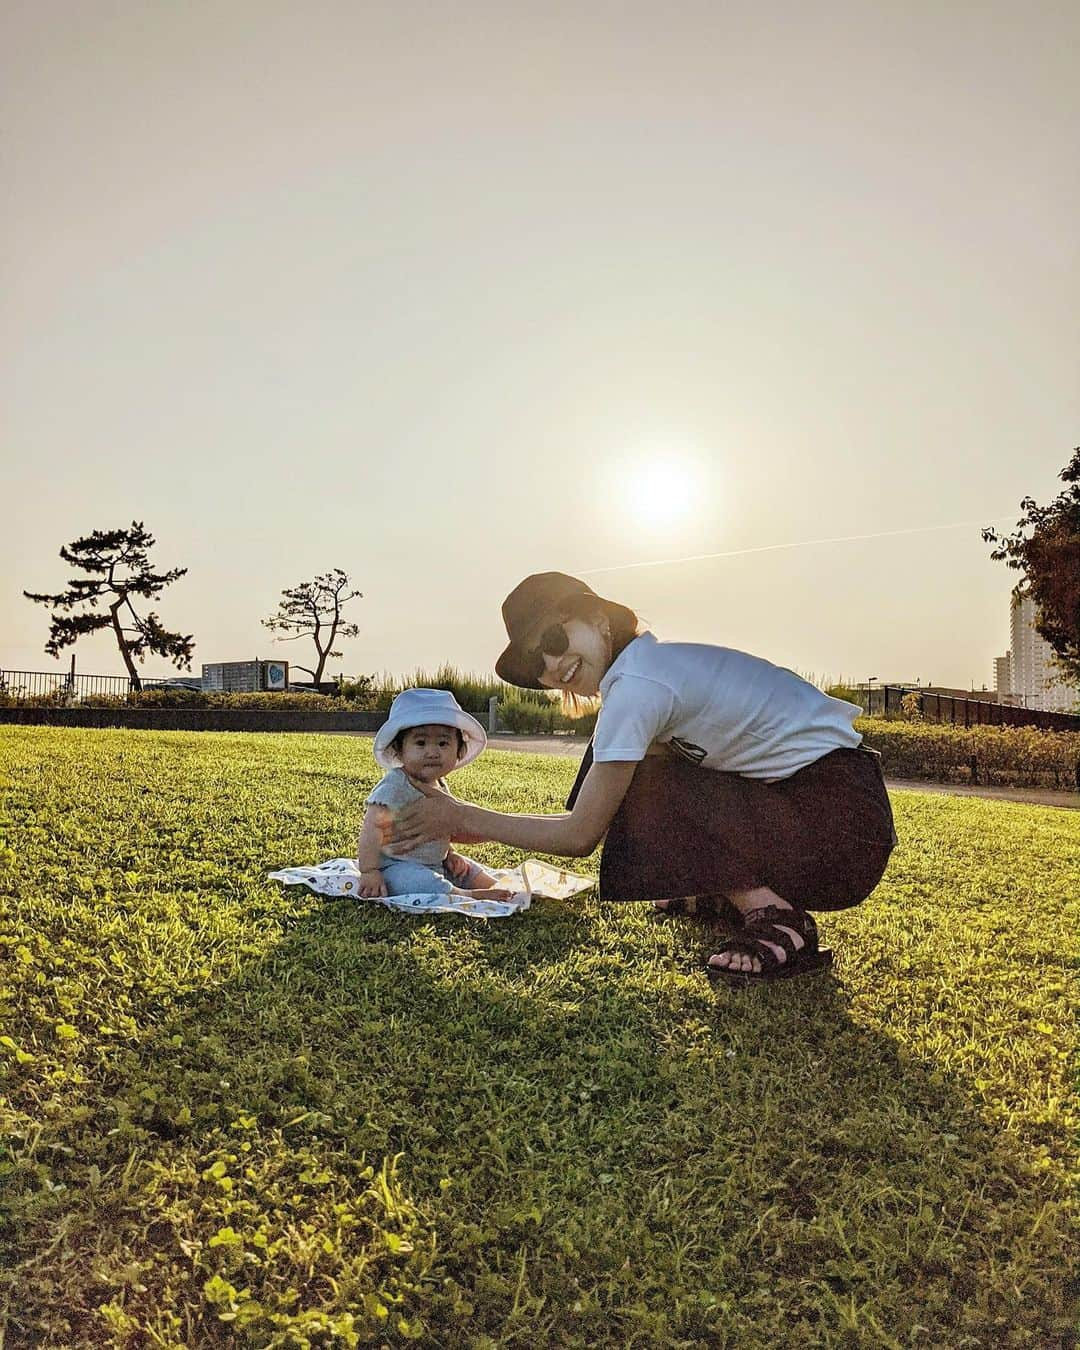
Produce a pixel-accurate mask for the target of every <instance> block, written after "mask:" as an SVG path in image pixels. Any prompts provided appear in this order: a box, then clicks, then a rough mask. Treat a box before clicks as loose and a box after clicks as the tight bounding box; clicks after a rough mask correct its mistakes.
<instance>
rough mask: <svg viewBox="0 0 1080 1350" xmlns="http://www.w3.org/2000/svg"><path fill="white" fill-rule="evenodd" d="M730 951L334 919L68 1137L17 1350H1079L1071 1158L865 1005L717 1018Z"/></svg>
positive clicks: (172, 1035)
mask: <svg viewBox="0 0 1080 1350" xmlns="http://www.w3.org/2000/svg"><path fill="white" fill-rule="evenodd" d="M709 949H710V947H709V943H708V941H707V940H705V937H704V934H703V932H702V930H701V929H700V928H697V927H696V926H695V925H693V924H692V923H689V922H686V921H669V922H667V923H655V922H653V921H652V920H651V919H648V918H647V917H646V916H645V915H644V914H643V912H642V910H641V908H640V907H633V908H631V907H618V908H614V907H612V908H605V909H604V910H603V911H602V912H601V911H598V910H597V908H596V907H595V906H593V907H591V908H589V907H586V908H585V909H572V908H571V907H569V906H560V905H555V904H545V905H542V906H540V907H539V908H538V909H537V910H536V911H534V913H533V914H531V915H530V916H529V917H528V918H525V919H521V920H514V921H510V922H507V923H492V924H489V925H481V924H476V923H472V922H469V921H466V920H458V919H453V918H451V919H446V918H442V919H432V920H426V921H424V920H420V921H417V920H409V919H403V918H401V917H400V916H397V915H394V914H391V913H387V912H383V911H381V910H378V911H376V910H372V909H370V908H364V909H359V908H356V907H355V906H353V905H351V904H350V903H349V902H344V901H343V902H329V903H326V904H323V905H320V906H316V907H314V908H312V909H311V910H310V911H309V912H307V913H306V914H303V915H302V916H301V917H300V918H299V919H298V920H297V921H296V922H295V923H293V924H292V925H289V926H286V927H284V928H283V930H282V932H281V936H280V940H279V941H277V942H276V943H275V945H273V946H272V947H271V948H270V949H269V950H268V951H267V952H266V953H265V954H264V955H263V956H261V957H260V958H258V959H256V960H253V961H252V962H251V963H250V964H249V965H248V966H246V967H245V968H244V969H243V970H242V971H241V973H240V974H239V975H238V976H237V977H236V978H235V979H234V980H232V981H231V982H230V983H228V984H226V985H223V986H219V987H215V988H211V989H206V990H204V991H202V992H199V993H198V994H195V995H193V996H188V997H184V998H182V999H179V1000H178V1001H177V1002H175V1003H174V1004H172V1005H171V1006H162V1007H160V1008H158V1009H156V1010H154V1011H151V1010H148V1022H150V1023H152V1025H153V1031H152V1032H151V1033H150V1034H148V1035H147V1036H146V1038H145V1039H144V1040H143V1042H142V1043H141V1044H139V1045H138V1046H136V1047H133V1048H132V1049H130V1050H129V1051H127V1052H126V1053H122V1054H120V1055H118V1056H117V1057H115V1058H114V1059H113V1060H112V1061H111V1062H110V1063H108V1064H107V1065H105V1066H103V1067H104V1073H103V1075H102V1077H101V1079H100V1081H99V1082H98V1083H97V1084H96V1085H95V1084H89V1085H88V1086H87V1091H86V1093H85V1095H84V1099H83V1101H82V1102H81V1104H80V1106H79V1108H78V1113H71V1114H69V1116H68V1117H67V1118H61V1119H57V1120H56V1121H55V1122H54V1123H53V1125H52V1126H51V1127H50V1128H51V1129H52V1131H53V1133H54V1136H55V1138H56V1140H57V1141H58V1142H60V1143H61V1144H62V1145H63V1146H65V1147H68V1148H70V1149H71V1150H72V1152H71V1154H70V1155H69V1156H68V1157H67V1159H66V1162H61V1164H60V1167H61V1170H62V1171H64V1172H65V1178H66V1179H65V1184H67V1185H68V1195H69V1197H70V1200H69V1201H67V1202H65V1204H63V1205H61V1206H60V1207H59V1208H60V1212H61V1213H64V1214H66V1215H67V1217H66V1219H64V1220H63V1222H64V1224H65V1225H66V1226H65V1227H64V1230H63V1233H62V1242H63V1245H62V1246H60V1247H59V1248H54V1252H53V1254H52V1256H51V1257H50V1258H49V1261H48V1262H46V1263H45V1265H44V1267H43V1268H45V1269H50V1270H51V1272H52V1273H51V1274H50V1275H49V1277H48V1279H46V1280H44V1281H43V1282H42V1283H41V1285H40V1287H35V1288H33V1289H31V1288H30V1287H29V1286H24V1287H23V1288H22V1289H21V1290H20V1291H19V1297H18V1298H17V1299H16V1304H15V1306H16V1316H15V1318H14V1319H13V1321H12V1325H11V1332H12V1334H14V1335H15V1342H14V1343H16V1344H18V1343H20V1342H19V1340H18V1336H19V1335H20V1334H23V1335H25V1336H26V1338H27V1342H28V1343H30V1342H31V1341H32V1342H33V1343H42V1344H47V1343H53V1344H71V1345H74V1344H89V1343H101V1344H106V1343H108V1344H114V1343H115V1344H131V1345H136V1344H149V1343H151V1342H152V1341H153V1338H154V1337H155V1336H156V1337H158V1338H159V1340H160V1341H161V1343H165V1344H199V1345H202V1344H217V1343H222V1344H224V1343H234V1339H233V1338H234V1337H236V1336H237V1334H238V1333H239V1332H240V1331H243V1332H244V1334H245V1335H246V1336H247V1338H248V1340H249V1341H250V1343H252V1344H258V1345H265V1344H271V1343H272V1344H280V1345H296V1346H300V1345H301V1344H304V1343H305V1342H304V1340H303V1338H304V1336H307V1337H308V1342H307V1343H310V1344H318V1345H338V1344H341V1345H348V1344H352V1343H359V1344H366V1343H369V1342H374V1341H383V1342H388V1343H397V1342H399V1341H400V1342H404V1341H406V1340H408V1339H410V1338H416V1339H418V1340H419V1341H421V1342H423V1343H426V1344H430V1345H446V1346H455V1347H456V1346H464V1345H474V1346H476V1347H478V1350H479V1347H482V1346H491V1345H496V1344H497V1345H500V1346H501V1345H520V1346H530V1347H531V1346H536V1345H545V1346H548V1345H550V1346H582V1347H584V1346H601V1345H604V1346H628V1345H643V1346H644V1345H695V1346H697V1345H699V1346H710V1347H711V1346H717V1345H725V1344H731V1345H737V1346H756V1345H762V1346H764V1345H767V1344H782V1345H785V1346H789V1345H818V1344H821V1345H898V1346H899V1345H904V1346H907V1345H918V1344H923V1345H927V1346H957V1347H959V1346H988V1345H994V1346H1009V1345H1017V1346H1020V1345H1028V1346H1030V1345H1038V1346H1050V1345H1057V1344H1061V1345H1064V1344H1067V1343H1068V1328H1069V1326H1070V1324H1071V1319H1073V1318H1074V1313H1075V1309H1074V1308H1072V1307H1071V1300H1074V1298H1075V1287H1072V1288H1070V1287H1069V1284H1068V1274H1067V1263H1066V1264H1065V1265H1063V1254H1064V1253H1065V1252H1066V1251H1067V1250H1068V1249H1069V1247H1070V1244H1071V1243H1073V1239H1072V1238H1070V1236H1069V1232H1068V1229H1067V1227H1066V1223H1067V1219H1068V1211H1067V1206H1066V1200H1065V1197H1064V1196H1063V1195H1062V1194H1061V1190H1060V1187H1059V1186H1058V1185H1057V1184H1056V1183H1055V1182H1052V1181H1051V1180H1049V1179H1048V1177H1047V1174H1046V1173H1045V1172H1044V1171H1040V1169H1039V1166H1038V1162H1037V1160H1036V1159H1033V1158H1032V1157H1030V1156H1029V1155H1027V1154H1025V1153H1024V1151H1023V1150H1021V1149H1019V1148H1018V1147H1017V1146H1016V1142H1015V1140H1013V1139H1011V1138H1010V1137H1009V1136H1007V1135H1006V1134H1004V1133H1003V1132H1001V1131H999V1130H997V1129H995V1128H993V1127H991V1126H990V1125H988V1124H987V1123H986V1122H985V1121H984V1120H982V1119H981V1118H980V1116H979V1114H978V1112H977V1111H976V1110H975V1108H974V1107H973V1105H972V1104H971V1101H970V1100H969V1098H968V1097H967V1095H966V1094H965V1092H964V1086H963V1084H959V1083H956V1082H950V1081H948V1080H947V1079H946V1078H944V1077H943V1076H942V1075H940V1074H938V1073H936V1072H934V1070H933V1068H932V1066H928V1065H925V1064H921V1063H917V1062H913V1061H911V1060H909V1059H907V1058H905V1056H904V1054H903V1050H902V1048H901V1047H899V1046H898V1045H897V1044H896V1043H895V1042H894V1041H893V1040H892V1039H890V1038H889V1037H888V1036H887V1035H883V1034H881V1033H878V1032H875V1031H873V1030H872V1029H869V1028H867V1027H866V1026H863V1025H860V1024H859V1023H858V1021H857V1020H856V1019H855V1018H854V1017H853V1015H852V1011H851V1008H850V1005H849V1002H848V998H847V995H846V993H845V990H844V988H843V986H842V985H841V984H840V983H838V982H837V981H836V980H835V979H833V978H832V977H822V978H819V979H817V980H815V981H812V982H795V983H792V984H786V983H785V984H781V985H778V986H773V987H766V988H761V989H755V990H750V991H746V992H744V993H738V994H737V993H733V992H730V991H726V990H720V991H714V990H713V988H712V987H711V986H710V985H708V983H707V982H706V980H705V978H704V976H703V974H702V973H701V972H700V971H699V970H697V969H696V968H695V964H696V961H697V959H698V958H699V957H700V956H702V955H704V954H705V952H706V951H707V950H709ZM396 1155H401V1158H400V1162H399V1163H398V1164H397V1167H396V1170H394V1169H393V1168H390V1169H388V1170H387V1169H385V1167H384V1165H385V1164H386V1160H387V1159H392V1158H394V1157H395V1156H396ZM368 1168H371V1169H373V1171H372V1172H368V1171H367V1169H368ZM380 1178H381V1181H380ZM380 1185H381V1188H382V1189H381V1191H380V1190H379V1187H380ZM376 1192H378V1195H377V1196H376V1198H377V1200H378V1204H375V1202H374V1201H372V1199H371V1197H372V1196H373V1195H375V1194H376ZM55 1222H56V1212H55V1211H54V1212H53V1214H52V1215H51V1217H50V1225H53V1226H52V1229H51V1231H52V1232H53V1233H56V1232H57V1229H56V1228H55ZM42 1241H43V1242H44V1234H43V1235H42ZM395 1244H396V1245H395ZM1072 1249H1073V1251H1074V1252H1075V1244H1073V1247H1072ZM215 1281H217V1282H218V1283H215ZM229 1291H231V1293H230V1292H229ZM58 1298H59V1299H62V1306H63V1307H65V1308H66V1309H67V1310H68V1311H67V1313H66V1314H64V1315H63V1316H60V1315H59V1314H58V1313H57V1311H56V1308H57V1300H58ZM20 1304H22V1308H21V1311H20V1310H19V1305H20ZM101 1305H105V1306H106V1308H107V1311H106V1312H105V1313H102V1312H100V1311H98V1309H99V1307H100V1306H101ZM245 1310H246V1311H245ZM349 1318H351V1319H352V1321H348V1320H347V1319H349ZM222 1319H224V1320H222ZM275 1319H276V1320H275ZM35 1325H36V1328H37V1329H36V1330H32V1328H33V1327H34V1326H35ZM46 1326H49V1327H51V1328H52V1331H51V1333H50V1334H45V1333H44V1332H43V1330H42V1328H44V1327H46ZM350 1336H355V1337H357V1338H358V1340H356V1341H351V1340H350V1339H349V1337H350ZM110 1337H112V1338H114V1339H110ZM274 1337H277V1338H278V1339H277V1340H274V1339H273V1338H274ZM170 1338H171V1339H170ZM290 1338H291V1339H290ZM485 1338H487V1339H485Z"/></svg>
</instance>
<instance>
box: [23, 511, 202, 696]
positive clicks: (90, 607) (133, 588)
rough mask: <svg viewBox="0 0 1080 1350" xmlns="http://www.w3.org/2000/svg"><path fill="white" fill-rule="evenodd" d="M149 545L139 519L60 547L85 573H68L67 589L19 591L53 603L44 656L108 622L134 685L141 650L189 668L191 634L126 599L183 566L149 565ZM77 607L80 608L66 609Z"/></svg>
mask: <svg viewBox="0 0 1080 1350" xmlns="http://www.w3.org/2000/svg"><path fill="white" fill-rule="evenodd" d="M153 547H154V536H153V535H152V534H149V533H148V532H147V531H146V530H145V529H144V528H143V523H142V521H140V520H133V521H132V522H131V526H130V528H129V529H119V530H95V531H94V532H93V534H88V535H85V536H84V537H83V538H82V539H76V540H75V541H74V542H73V543H71V544H65V545H64V547H63V548H61V550H60V556H61V558H63V560H64V561H65V562H66V563H70V564H71V566H72V567H75V568H78V569H79V570H80V571H82V572H87V573H89V575H88V576H84V577H79V576H77V577H73V578H72V579H71V580H70V581H69V582H68V585H67V590H66V591H61V592H60V593H59V594H58V595H38V594H35V593H34V592H32V591H23V595H25V596H26V598H27V599H28V600H33V601H34V603H35V604H39V605H50V606H52V608H53V611H54V612H53V614H52V615H51V616H50V618H51V627H50V629H49V640H48V642H46V644H45V650H46V652H48V654H49V655H50V656H59V655H60V652H61V650H62V649H63V648H64V647H71V646H74V644H75V643H76V642H77V641H78V640H79V638H81V637H83V636H84V635H85V634H87V633H94V632H97V631H98V630H99V629H102V628H111V629H112V630H113V634H114V635H115V637H116V645H117V646H118V647H119V649H120V655H121V656H122V657H123V658H124V665H125V666H127V671H128V676H129V677H130V679H131V683H132V685H133V687H134V688H136V689H140V688H141V687H142V683H141V681H140V679H139V674H138V671H137V670H136V669H135V662H136V661H138V662H139V663H140V664H141V663H142V662H143V661H144V660H145V658H146V653H147V652H153V653H154V654H155V655H157V656H166V657H168V658H169V660H170V661H171V662H172V663H173V665H174V666H176V668H177V669H178V670H180V669H187V670H190V669H191V654H192V652H193V651H194V650H195V643H194V642H193V640H192V635H191V634H190V633H188V634H187V635H186V636H185V635H184V634H181V633H170V632H169V631H168V630H167V629H165V628H163V627H162V625H161V620H160V619H159V618H158V616H157V615H156V614H154V613H150V614H147V615H145V616H141V615H139V614H138V613H137V612H136V610H135V606H134V604H133V603H132V596H137V597H140V598H142V599H144V600H151V599H153V598H155V597H156V596H158V595H160V594H161V592H162V591H163V590H164V589H165V587H166V586H170V585H172V583H173V582H174V581H176V580H177V579H178V578H180V577H182V576H184V575H185V574H186V572H187V568H186V567H174V568H173V569H172V571H170V572H155V571H153V570H152V569H151V567H150V556H149V555H150V550H151V549H152V548H153ZM99 601H104V602H106V605H107V608H106V612H105V613H103V614H102V613H98V612H95V611H97V607H98V603H99ZM80 607H81V612H79V613H71V612H70V611H72V610H76V609H80ZM57 610H61V611H63V610H66V611H69V612H68V613H66V614H65V613H57V612H56V611H57Z"/></svg>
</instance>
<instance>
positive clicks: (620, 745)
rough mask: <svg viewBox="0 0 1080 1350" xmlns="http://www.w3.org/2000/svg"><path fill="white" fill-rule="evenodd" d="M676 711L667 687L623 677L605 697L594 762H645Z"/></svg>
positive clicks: (597, 728)
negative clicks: (654, 743)
mask: <svg viewBox="0 0 1080 1350" xmlns="http://www.w3.org/2000/svg"><path fill="white" fill-rule="evenodd" d="M674 711H675V695H674V694H673V693H672V691H671V690H670V689H669V688H668V686H667V685H666V684H660V683H659V682H658V681H656V680H649V679H644V678H642V677H641V676H637V675H622V676H620V677H619V678H618V679H617V680H616V681H615V682H614V684H613V685H612V686H611V688H610V689H609V690H608V691H607V694H606V695H605V697H604V703H603V706H602V707H601V709H600V715H599V716H598V717H597V719H596V731H595V733H594V735H593V759H595V760H596V761H597V763H602V762H603V761H604V760H639V759H644V758H645V756H646V754H647V753H648V750H649V746H650V745H652V743H653V741H655V740H656V739H657V738H658V737H659V735H660V733H661V732H662V731H663V730H664V728H665V727H666V726H667V725H668V723H669V722H670V721H671V716H672V713H673V712H674Z"/></svg>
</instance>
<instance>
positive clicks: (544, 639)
mask: <svg viewBox="0 0 1080 1350" xmlns="http://www.w3.org/2000/svg"><path fill="white" fill-rule="evenodd" d="M569 646H570V639H569V637H567V634H566V627H565V625H564V624H561V623H553V624H551V625H550V626H549V627H548V628H545V629H544V631H543V632H542V633H541V634H540V637H539V638H538V639H537V642H536V646H535V647H532V648H530V649H529V651H528V652H527V653H526V660H527V661H528V663H529V667H530V672H531V674H532V676H533V678H534V679H537V680H538V679H539V678H540V676H541V675H542V674H543V673H544V657H545V656H563V655H565V653H566V649H567V648H568V647H569Z"/></svg>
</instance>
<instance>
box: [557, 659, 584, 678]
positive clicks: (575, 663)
mask: <svg viewBox="0 0 1080 1350" xmlns="http://www.w3.org/2000/svg"><path fill="white" fill-rule="evenodd" d="M580 669H581V657H580V656H575V657H574V659H573V660H572V661H571V662H570V664H569V666H568V667H567V668H566V670H564V671H563V673H562V674H561V675H560V676H559V683H560V684H564V685H569V683H570V681H571V680H572V679H573V678H574V676H575V675H576V674H577V673H578V671H579V670H580Z"/></svg>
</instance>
